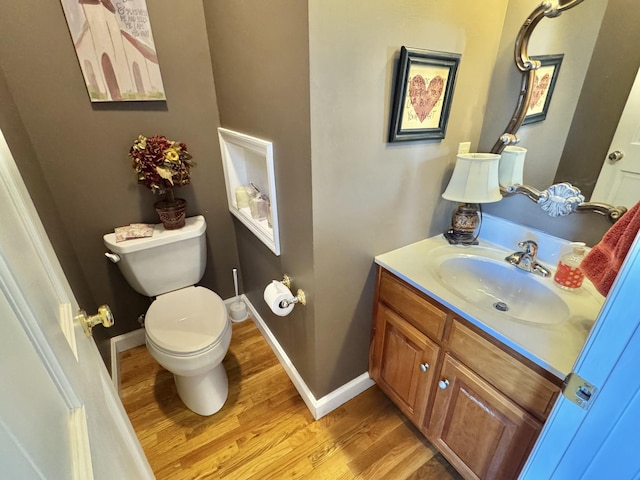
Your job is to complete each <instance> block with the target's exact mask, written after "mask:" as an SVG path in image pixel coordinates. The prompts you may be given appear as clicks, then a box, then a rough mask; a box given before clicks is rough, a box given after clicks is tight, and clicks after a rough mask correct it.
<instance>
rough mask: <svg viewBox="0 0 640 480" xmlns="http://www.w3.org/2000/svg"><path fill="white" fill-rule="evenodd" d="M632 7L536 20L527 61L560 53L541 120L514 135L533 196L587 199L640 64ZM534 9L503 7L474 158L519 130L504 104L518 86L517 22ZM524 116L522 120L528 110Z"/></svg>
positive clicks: (602, 2) (592, 0)
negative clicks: (564, 188) (567, 187)
mask: <svg viewBox="0 0 640 480" xmlns="http://www.w3.org/2000/svg"><path fill="white" fill-rule="evenodd" d="M565 3H566V2H565ZM631 3H632V2H631V1H630V0H619V1H616V2H607V1H606V0H589V1H587V2H584V3H582V4H581V5H580V6H578V7H577V8H573V9H571V10H569V11H565V12H564V13H563V14H562V15H560V16H559V17H556V18H546V17H545V18H541V19H540V21H539V24H538V25H537V26H536V28H535V32H534V33H533V34H532V36H531V38H530V39H529V40H528V42H526V46H527V48H528V54H529V55H531V56H538V55H558V54H564V57H563V63H562V69H561V71H560V73H559V75H558V78H557V84H556V86H555V90H554V93H553V97H552V98H551V101H550V103H549V109H548V114H547V115H546V118H545V119H544V120H543V121H540V122H537V123H530V124H527V125H523V126H521V127H520V128H519V129H517V128H516V129H515V130H513V133H515V132H517V135H518V137H519V139H520V142H519V146H521V147H525V148H526V149H527V150H528V152H527V161H526V164H525V172H524V182H525V183H526V184H528V185H532V186H533V187H535V188H534V189H533V191H534V193H535V192H536V191H537V189H545V188H546V186H548V185H550V184H552V183H558V182H563V181H568V182H570V183H572V184H574V185H576V186H577V187H578V188H580V190H581V191H582V192H583V194H585V196H586V197H587V199H590V197H591V192H592V191H593V187H594V185H595V183H596V179H597V176H598V174H599V172H600V169H601V168H602V165H603V162H604V160H605V159H606V157H607V154H608V151H607V149H608V148H609V145H610V143H611V139H612V138H613V132H614V131H615V128H616V125H617V123H618V118H619V116H620V112H621V111H622V108H623V107H624V103H625V101H626V97H627V95H628V92H629V89H630V86H631V84H632V82H633V79H634V77H635V74H636V72H637V70H638V65H640V53H639V52H638V50H637V49H636V48H635V47H634V45H637V44H638V39H640V33H638V29H637V28H636V25H637V22H638V21H639V20H640V19H639V17H640V12H639V11H638V9H637V8H633V6H632V5H631ZM538 5H539V3H538V2H535V1H531V2H529V1H527V2H523V1H511V2H510V3H509V8H508V11H507V14H506V17H505V25H504V29H503V35H502V42H501V47H500V50H499V52H498V58H497V62H496V66H495V70H494V75H493V80H492V91H491V92H490V96H489V101H488V106H487V113H486V117H485V122H484V124H483V130H482V136H481V140H480V144H479V149H480V151H488V150H489V149H490V148H491V146H492V145H494V143H495V139H496V138H498V137H500V136H501V135H502V134H503V133H504V132H505V131H507V132H509V130H508V129H509V127H512V128H513V127H514V126H516V127H517V126H518V125H517V124H518V123H521V122H520V121H519V120H520V119H519V118H516V119H515V121H514V119H512V121H511V122H509V118H510V117H511V116H512V114H513V108H514V103H513V101H511V102H509V101H505V99H509V98H511V99H518V98H519V93H520V90H521V88H522V85H523V82H522V74H521V72H520V71H518V69H517V68H515V67H514V53H513V52H514V46H513V41H514V40H513V39H514V38H516V36H517V34H518V31H519V30H520V27H521V26H522V20H523V19H525V18H528V17H530V15H532V12H534V13H535V12H536V10H537V6H538ZM633 17H635V18H633ZM629 36H632V37H634V38H631V39H630V38H629ZM612 60H613V61H612ZM524 62H526V59H525V60H524ZM527 80H529V79H527ZM524 83H525V84H526V82H524ZM525 101H526V98H525V99H522V98H521V99H520V102H521V103H522V102H525ZM522 113H523V115H522V117H524V115H526V111H525V112H522ZM514 123H515V125H514ZM507 124H509V126H508V127H507V130H505V128H504V126H505V125H507ZM494 146H495V145H494ZM494 151H496V150H495V149H494ZM556 172H557V173H556ZM636 191H637V190H636ZM534 196H535V195H534ZM636 196H637V194H636ZM592 200H594V201H596V200H597V201H603V200H602V199H596V198H594V199H592ZM625 206H631V205H625ZM578 210H581V209H580V208H579V209H578ZM600 213H602V212H600Z"/></svg>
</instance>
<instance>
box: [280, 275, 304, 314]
mask: <svg viewBox="0 0 640 480" xmlns="http://www.w3.org/2000/svg"><path fill="white" fill-rule="evenodd" d="M280 282H281V283H282V284H283V285H284V286H285V287H287V288H288V289H291V277H290V276H289V275H287V274H286V273H285V274H284V275H283V276H282V280H281V281H280ZM296 303H299V304H300V305H303V306H305V305H306V304H307V297H306V296H305V294H304V292H303V291H302V290H301V289H298V291H297V292H296V296H295V297H292V298H290V299H289V298H287V299H285V300H282V301H281V302H280V308H287V307H288V306H289V305H295V304H296Z"/></svg>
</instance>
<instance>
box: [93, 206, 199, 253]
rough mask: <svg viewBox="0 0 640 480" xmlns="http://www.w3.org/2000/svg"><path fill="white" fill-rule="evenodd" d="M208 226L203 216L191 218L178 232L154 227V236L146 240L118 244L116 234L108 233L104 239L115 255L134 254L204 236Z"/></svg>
mask: <svg viewBox="0 0 640 480" xmlns="http://www.w3.org/2000/svg"><path fill="white" fill-rule="evenodd" d="M206 227H207V224H206V222H205V220H204V217H203V216H202V215H197V216H195V217H189V218H187V219H186V220H185V225H184V227H182V228H179V229H176V230H165V228H164V227H163V226H162V224H161V223H159V224H157V225H154V226H153V235H152V236H151V237H146V238H135V239H132V240H124V241H122V242H116V234H115V233H107V234H106V235H104V236H103V237H102V238H103V240H104V244H105V246H106V247H107V248H108V249H109V250H111V251H112V252H113V253H123V254H126V253H132V252H137V251H138V250H144V249H147V248H153V247H159V246H161V245H166V244H168V243H173V242H178V241H180V240H187V239H189V238H194V237H199V236H200V235H203V234H204V231H205V229H206Z"/></svg>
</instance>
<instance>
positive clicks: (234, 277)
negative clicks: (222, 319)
mask: <svg viewBox="0 0 640 480" xmlns="http://www.w3.org/2000/svg"><path fill="white" fill-rule="evenodd" d="M233 288H234V289H235V291H236V300H237V299H238V269H237V268H234V269H233Z"/></svg>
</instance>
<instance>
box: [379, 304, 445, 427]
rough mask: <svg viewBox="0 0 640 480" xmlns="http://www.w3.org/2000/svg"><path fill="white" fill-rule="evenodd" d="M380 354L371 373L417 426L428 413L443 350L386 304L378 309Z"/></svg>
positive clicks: (381, 387)
mask: <svg viewBox="0 0 640 480" xmlns="http://www.w3.org/2000/svg"><path fill="white" fill-rule="evenodd" d="M376 321H377V322H379V325H380V331H381V335H380V336H379V339H380V340H381V341H380V345H379V346H378V350H379V353H378V354H377V355H375V356H374V363H373V365H372V371H375V372H376V373H375V377H376V378H375V380H376V382H377V384H378V386H379V387H380V389H381V390H382V391H383V392H385V393H386V394H387V395H388V396H389V397H390V398H391V399H392V400H393V402H394V403H395V404H396V405H397V406H398V408H400V410H402V412H403V413H404V414H405V415H406V416H407V417H408V418H409V419H410V420H411V421H412V422H413V423H414V424H416V425H420V424H421V423H422V421H423V418H424V414H425V413H426V408H425V407H426V401H427V398H428V393H429V389H430V388H431V385H433V378H434V370H435V369H434V367H435V365H436V362H437V360H438V353H439V351H440V347H438V345H437V344H436V343H434V342H433V341H431V340H430V339H429V337H427V336H426V335H424V334H423V333H422V332H420V331H419V330H418V329H416V328H415V327H413V326H412V325H411V324H410V323H408V322H407V321H405V320H403V319H402V318H401V317H400V316H398V315H397V314H396V313H395V312H394V311H393V310H391V309H389V308H387V307H386V306H384V305H380V306H379V307H378V312H377V318H376Z"/></svg>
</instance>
